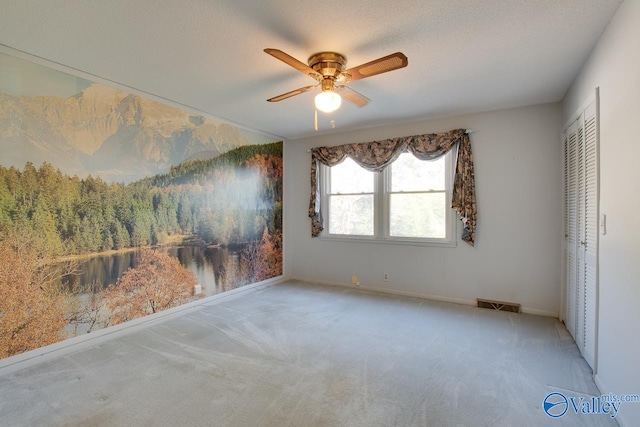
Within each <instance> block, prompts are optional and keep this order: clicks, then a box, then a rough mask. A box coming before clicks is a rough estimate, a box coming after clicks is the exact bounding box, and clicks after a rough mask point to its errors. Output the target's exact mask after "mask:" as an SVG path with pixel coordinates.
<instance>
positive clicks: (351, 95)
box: [336, 86, 371, 108]
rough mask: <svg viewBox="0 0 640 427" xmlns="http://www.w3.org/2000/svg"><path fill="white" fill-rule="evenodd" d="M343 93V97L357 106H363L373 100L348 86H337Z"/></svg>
mask: <svg viewBox="0 0 640 427" xmlns="http://www.w3.org/2000/svg"><path fill="white" fill-rule="evenodd" d="M336 88H337V89H338V90H339V91H340V92H342V93H341V95H342V97H343V98H344V99H346V100H347V101H349V102H350V103H352V104H353V105H355V106H356V107H359V108H362V107H364V106H365V105H367V104H368V103H370V102H371V100H370V99H369V98H367V97H366V96H364V95H363V94H361V93H360V92H356V91H355V90H353V89H351V88H350V87H348V86H337V87H336Z"/></svg>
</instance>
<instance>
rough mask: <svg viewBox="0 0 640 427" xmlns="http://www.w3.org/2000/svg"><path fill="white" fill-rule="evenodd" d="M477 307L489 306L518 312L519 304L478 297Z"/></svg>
mask: <svg viewBox="0 0 640 427" xmlns="http://www.w3.org/2000/svg"><path fill="white" fill-rule="evenodd" d="M477 301H478V307H480V308H491V309H494V310H499V311H509V312H511V313H520V304H516V303H513V302H504V301H493V300H488V299H482V298H478V299H477Z"/></svg>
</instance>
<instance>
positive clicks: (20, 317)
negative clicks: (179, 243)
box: [0, 143, 282, 357]
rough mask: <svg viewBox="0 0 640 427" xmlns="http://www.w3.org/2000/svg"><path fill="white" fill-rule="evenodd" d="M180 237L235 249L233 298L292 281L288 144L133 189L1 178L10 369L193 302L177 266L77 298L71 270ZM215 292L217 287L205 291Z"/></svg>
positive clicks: (228, 267) (57, 176)
mask: <svg viewBox="0 0 640 427" xmlns="http://www.w3.org/2000/svg"><path fill="white" fill-rule="evenodd" d="M176 237H180V238H181V237H190V238H191V239H192V240H193V239H195V240H196V241H198V242H200V244H201V245H211V246H221V247H227V248H232V249H233V251H234V253H235V254H236V256H234V257H233V258H230V259H229V260H228V261H227V262H226V263H225V265H224V268H222V271H220V272H219V275H220V277H219V280H220V281H221V282H222V284H223V285H224V286H223V290H227V289H232V288H235V287H238V286H242V285H245V284H248V283H254V282H256V281H260V280H264V279H268V278H271V277H275V276H278V275H280V274H282V143H271V144H257V145H248V146H242V147H239V148H237V149H234V150H231V151H228V152H227V153H225V154H222V155H219V156H216V157H214V158H211V159H207V160H192V161H188V162H184V163H182V164H180V165H177V166H174V167H172V168H171V169H170V170H169V171H168V172H167V173H166V174H161V175H156V176H153V177H149V178H144V179H141V180H139V181H136V182H132V183H129V184H124V183H117V182H116V183H107V182H105V181H104V180H102V179H101V178H99V177H93V176H88V177H86V178H79V177H77V176H69V175H66V174H64V173H62V172H61V171H60V170H57V169H54V168H53V167H52V166H51V165H50V164H48V163H43V164H42V165H40V166H39V167H36V166H35V165H33V164H31V163H26V164H25V166H24V168H23V169H22V170H20V169H18V168H15V167H8V168H7V167H3V166H0V357H7V356H11V355H13V354H18V353H20V352H23V351H26V350H29V349H33V348H37V347H40V346H43V345H47V344H50V343H53V342H56V341H59V340H61V339H64V338H66V337H69V336H73V335H74V334H76V333H78V325H79V324H82V325H84V329H85V332H91V331H93V330H95V329H98V328H101V327H104V326H108V325H114V324H117V323H121V322H124V321H127V320H130V319H133V318H136V317H139V316H144V315H146V314H151V313H155V312H158V311H161V310H164V309H167V308H170V307H175V306H177V305H180V304H183V303H185V302H187V301H191V300H193V299H194V298H195V297H194V295H193V286H194V285H195V284H196V279H195V277H193V275H192V274H191V273H189V272H188V271H187V270H185V269H184V268H183V267H182V266H181V265H180V263H179V262H178V260H177V259H176V258H172V257H170V256H168V255H166V254H163V253H160V252H159V251H152V250H148V251H143V252H142V255H141V256H140V259H139V261H138V265H137V266H136V268H134V269H131V270H129V271H127V272H126V273H125V274H124V275H123V276H122V277H121V278H120V279H119V280H118V281H117V282H116V283H111V284H110V283H94V284H93V285H92V286H91V289H88V288H84V289H66V288H64V287H61V286H60V285H59V283H60V282H59V280H56V279H59V277H60V276H61V275H65V274H69V273H73V271H72V270H73V265H72V264H71V266H69V264H64V265H66V266H67V267H66V270H65V268H63V269H61V267H60V265H61V264H60V262H59V260H60V259H62V258H61V257H64V259H67V260H68V259H73V257H74V256H77V255H79V254H92V253H97V252H101V251H108V250H116V251H117V250H126V249H127V248H140V247H153V246H155V245H158V244H162V243H163V242H165V241H167V240H171V239H172V238H173V239H175V238H176ZM205 286H206V285H205Z"/></svg>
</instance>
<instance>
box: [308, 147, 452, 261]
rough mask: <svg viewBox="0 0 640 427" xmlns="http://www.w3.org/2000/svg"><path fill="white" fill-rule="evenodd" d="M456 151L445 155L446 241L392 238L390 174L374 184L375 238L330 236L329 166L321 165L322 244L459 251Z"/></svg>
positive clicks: (381, 175)
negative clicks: (454, 195) (454, 199)
mask: <svg viewBox="0 0 640 427" xmlns="http://www.w3.org/2000/svg"><path fill="white" fill-rule="evenodd" d="M456 151H457V149H452V150H451V151H449V152H448V153H447V154H445V156H446V157H445V179H446V191H445V196H446V206H447V213H446V221H447V225H446V236H445V237H443V238H419V237H396V236H389V221H387V219H388V218H389V209H390V207H389V199H390V194H391V193H389V192H388V191H387V190H388V189H389V188H390V178H391V176H390V174H388V173H384V172H382V173H378V174H376V179H375V180H374V189H373V191H374V195H373V204H374V209H373V221H374V235H373V236H360V235H347V234H329V231H328V230H329V227H328V225H329V224H328V221H329V209H330V205H331V202H330V198H329V194H328V192H327V189H329V188H331V186H330V184H331V183H330V176H329V175H330V174H329V173H327V172H328V170H329V166H326V165H324V164H320V167H319V168H318V174H319V179H318V182H319V183H320V184H321V187H320V197H321V198H322V203H321V206H322V217H323V219H324V222H325V224H324V226H325V229H324V230H323V231H322V233H321V234H320V236H319V238H320V240H326V241H334V242H355V243H374V244H392V245H410V246H435V247H450V248H452V247H456V246H457V243H458V241H457V235H458V218H457V215H456V212H455V211H454V210H453V209H451V193H452V191H451V190H452V189H453V178H454V164H455V163H454V159H455V158H456Z"/></svg>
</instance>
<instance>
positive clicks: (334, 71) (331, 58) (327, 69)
mask: <svg viewBox="0 0 640 427" xmlns="http://www.w3.org/2000/svg"><path fill="white" fill-rule="evenodd" d="M308 62H309V67H311V68H312V69H313V70H314V71H316V72H317V73H319V74H321V75H322V80H320V78H319V76H315V78H316V79H317V80H319V81H321V82H322V90H331V89H332V88H333V82H335V81H337V82H347V81H349V75H348V74H344V73H343V71H344V70H345V68H346V65H347V58H345V57H344V55H341V54H339V53H336V52H319V53H316V54H313V55H311V56H310V57H309V60H308ZM312 77H314V76H313V75H312ZM325 86H326V88H325Z"/></svg>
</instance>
